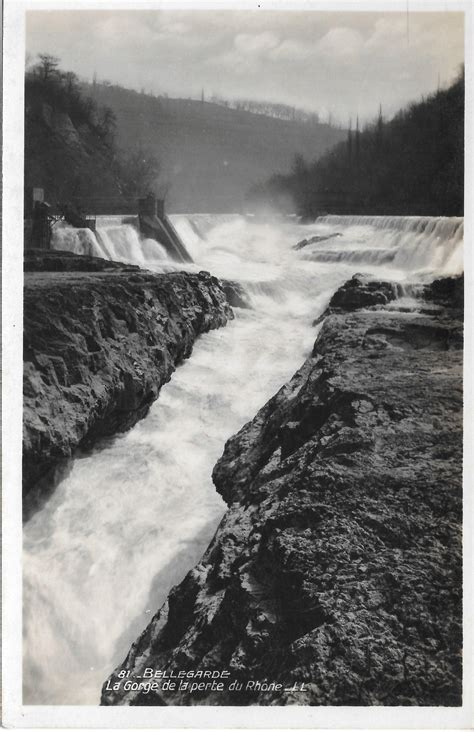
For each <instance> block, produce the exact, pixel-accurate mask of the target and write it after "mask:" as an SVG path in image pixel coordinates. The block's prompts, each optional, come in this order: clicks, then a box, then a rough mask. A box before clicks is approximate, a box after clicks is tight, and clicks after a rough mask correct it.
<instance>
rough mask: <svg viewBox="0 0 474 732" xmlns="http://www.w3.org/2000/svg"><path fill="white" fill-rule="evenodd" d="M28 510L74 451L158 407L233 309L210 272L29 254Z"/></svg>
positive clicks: (26, 368)
mask: <svg viewBox="0 0 474 732" xmlns="http://www.w3.org/2000/svg"><path fill="white" fill-rule="evenodd" d="M25 270H26V272H25V288H24V440H23V491H24V497H25V514H26V515H27V514H28V512H29V511H30V510H31V508H32V507H34V505H35V504H36V503H37V501H38V499H40V498H41V497H42V495H43V493H44V492H45V491H46V490H48V489H49V488H50V487H51V484H52V482H53V472H54V470H55V469H57V468H60V467H63V466H64V465H65V461H67V460H68V459H69V458H71V456H72V455H73V454H74V452H75V451H76V450H77V449H78V448H80V449H89V448H90V447H91V446H92V445H94V444H95V443H96V442H97V440H99V439H100V438H102V437H105V436H110V435H113V434H115V433H117V432H120V431H123V430H126V429H128V428H130V427H131V426H132V425H133V424H135V423H136V422H137V421H138V420H139V419H141V418H142V417H143V416H144V415H145V414H146V412H147V411H148V409H149V407H150V405H151V404H152V402H153V401H154V400H155V399H156V398H157V396H158V394H159V391H160V389H161V387H162V385H163V384H164V383H166V382H167V381H168V380H169V379H170V377H171V374H172V372H173V371H174V369H175V368H176V366H177V365H178V364H179V363H180V362H181V361H182V360H183V359H185V358H187V357H188V356H189V355H190V353H191V350H192V347H193V343H194V341H195V339H196V338H197V336H198V335H199V334H200V333H204V332H206V331H208V330H210V329H211V328H218V327H220V326H222V325H225V323H226V322H227V320H228V319H230V318H232V317H233V313H232V310H231V308H230V306H229V304H228V302H227V300H226V297H225V294H224V292H223V290H222V288H221V287H220V284H219V282H218V280H217V279H216V278H215V277H211V276H210V275H209V274H206V273H199V274H189V273H185V272H175V273H169V274H153V273H151V272H146V271H144V270H140V269H139V268H138V267H135V266H133V265H122V264H119V263H116V262H108V261H106V260H103V259H99V258H96V257H84V256H78V255H74V254H70V253H68V252H57V253H56V252H47V253H42V252H40V251H34V252H31V253H28V254H27V255H26V259H25Z"/></svg>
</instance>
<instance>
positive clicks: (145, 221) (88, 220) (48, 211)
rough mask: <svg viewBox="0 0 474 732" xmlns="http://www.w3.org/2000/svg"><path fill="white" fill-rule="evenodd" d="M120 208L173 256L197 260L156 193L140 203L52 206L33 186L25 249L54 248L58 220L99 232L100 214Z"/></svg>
mask: <svg viewBox="0 0 474 732" xmlns="http://www.w3.org/2000/svg"><path fill="white" fill-rule="evenodd" d="M117 211H119V212H120V213H119V218H120V216H123V219H122V221H121V223H127V224H132V225H133V226H134V227H135V228H136V229H137V231H139V232H140V234H142V235H143V236H145V237H146V238H148V239H154V240H155V241H157V242H158V243H159V244H160V245H161V246H162V247H164V249H165V250H166V253H167V254H168V255H169V257H170V258H171V259H174V260H175V261H177V262H192V261H193V260H192V258H191V256H190V255H189V253H188V252H187V250H186V247H185V246H184V244H183V242H182V241H181V239H180V237H179V235H178V233H177V231H176V229H175V228H174V226H173V224H172V223H171V221H170V220H169V218H168V217H167V216H166V214H165V205H164V201H163V200H162V199H157V198H156V197H155V196H154V195H153V194H149V195H148V196H146V197H144V198H140V199H138V201H136V202H132V201H126V202H121V201H117V200H115V199H114V200H110V199H90V200H85V199H83V200H80V199H77V200H74V201H71V202H70V201H68V202H66V203H56V204H55V205H52V204H50V203H48V202H47V201H46V200H45V193H44V189H42V188H33V189H32V190H31V191H29V192H28V193H27V195H26V196H25V228H24V232H25V237H24V241H25V249H51V248H52V246H51V241H52V236H53V228H54V226H55V225H56V224H57V223H58V222H61V221H62V222H64V223H66V224H68V225H69V226H71V227H73V228H76V229H89V230H90V231H92V232H95V231H96V222H97V217H100V216H108V215H113V216H117ZM85 212H87V213H85ZM134 214H135V215H134Z"/></svg>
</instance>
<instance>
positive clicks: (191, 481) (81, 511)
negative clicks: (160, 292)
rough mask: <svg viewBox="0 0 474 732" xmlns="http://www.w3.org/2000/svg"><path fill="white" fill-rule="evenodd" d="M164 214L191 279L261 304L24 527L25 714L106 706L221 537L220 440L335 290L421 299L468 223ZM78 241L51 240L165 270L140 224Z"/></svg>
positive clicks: (202, 352) (274, 383)
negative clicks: (231, 288) (199, 277)
mask: <svg viewBox="0 0 474 732" xmlns="http://www.w3.org/2000/svg"><path fill="white" fill-rule="evenodd" d="M171 218H172V222H173V225H174V226H175V228H176V229H177V230H178V232H179V234H180V236H181V238H182V239H183V241H184V243H185V245H186V247H187V248H188V250H189V251H190V253H191V254H192V256H193V259H194V260H195V264H192V265H186V268H188V269H189V270H190V271H198V270H200V269H206V270H208V271H210V272H211V273H212V274H214V275H216V276H218V277H222V278H228V279H232V280H237V281H238V282H240V283H241V285H242V286H243V287H244V288H245V289H246V291H247V293H248V297H249V299H250V301H251V303H252V305H253V309H240V308H236V309H235V313H236V319H235V320H234V321H232V322H231V323H230V324H228V325H227V327H226V328H223V329H220V330H217V331H212V332H211V333H208V334H206V335H204V336H201V337H200V338H199V340H198V341H197V342H196V344H195V347H194V351H193V354H192V356H191V358H190V359H189V360H188V361H186V363H185V364H183V365H182V366H180V367H179V368H178V369H177V371H176V372H175V374H174V375H173V377H172V379H171V381H170V382H169V383H168V384H166V385H165V386H164V387H163V389H162V390H161V393H160V397H159V399H158V400H157V401H156V402H155V403H154V404H153V406H152V408H151V410H150V412H149V414H148V415H147V417H146V418H145V419H143V420H142V421H141V422H140V423H138V424H137V425H136V426H135V427H134V428H133V429H131V430H130V431H129V432H127V433H125V434H122V435H119V436H117V437H116V438H115V439H112V440H109V441H107V443H106V444H105V445H103V446H102V447H100V448H98V449H96V450H95V451H93V452H92V453H91V454H88V455H86V456H82V457H81V458H80V459H77V460H75V461H74V463H73V465H72V469H71V472H70V474H69V475H68V476H67V477H66V478H65V479H64V480H63V481H62V482H61V483H60V485H59V486H58V488H57V489H56V491H55V492H54V493H53V495H52V496H51V498H50V499H49V500H48V502H47V503H46V504H45V506H44V507H43V508H42V509H41V510H40V511H38V512H37V513H36V514H35V515H34V516H32V518H31V519H30V520H29V521H28V522H27V523H26V525H25V528H24V553H23V566H24V626H23V627H24V676H23V678H24V702H25V703H26V704H45V703H50V704H98V701H99V696H100V688H101V684H102V682H103V681H104V679H105V678H106V677H107V676H108V674H109V673H110V672H111V671H112V670H113V668H114V666H115V665H116V664H117V663H118V662H120V661H122V660H123V658H124V656H125V654H126V653H127V651H128V649H129V647H130V644H131V643H132V642H133V640H134V639H135V638H136V636H137V635H138V634H139V633H140V632H141V630H143V628H145V626H146V625H147V624H148V622H149V620H150V618H151V614H153V613H154V612H155V611H156V610H157V608H158V607H159V605H160V603H162V602H163V601H164V599H165V598H166V596H167V594H168V592H169V590H170V588H171V587H172V586H173V585H175V584H177V583H178V582H179V581H180V580H181V579H182V578H183V577H184V576H185V574H186V572H187V571H189V569H190V568H191V567H192V566H193V565H194V564H195V563H196V562H197V561H199V558H200V556H201V555H202V553H203V551H204V549H205V547H206V546H207V544H208V543H209V541H210V539H211V538H212V536H213V534H214V532H215V529H216V527H217V524H218V522H219V520H220V518H221V516H222V514H223V512H224V509H225V506H224V504H223V502H222V500H221V498H220V497H219V496H218V495H217V493H216V491H215V489H214V487H213V484H212V479H211V474H212V469H213V467H214V464H215V463H216V461H217V459H218V458H219V457H220V455H221V454H222V451H223V448H224V444H225V442H226V440H227V439H228V438H229V437H230V436H231V435H232V434H234V433H235V432H236V431H237V430H239V429H240V428H241V427H242V426H243V424H245V422H247V421H248V420H249V419H251V418H252V417H253V416H254V415H255V413H256V412H257V410H258V409H259V408H260V407H261V406H262V405H263V404H264V403H265V402H266V400H267V399H268V398H270V397H271V396H272V395H273V394H274V393H275V392H276V391H277V390H278V388H279V387H280V386H281V385H282V384H283V383H284V382H285V381H287V380H288V379H289V378H290V377H291V376H292V374H293V373H294V372H295V371H296V369H297V368H298V367H299V366H300V365H301V364H302V362H303V360H304V359H305V357H306V356H307V355H308V353H310V351H311V348H312V345H313V343H314V340H315V337H316V335H317V330H316V329H315V328H314V327H313V326H312V322H313V321H314V319H315V318H317V317H318V315H320V314H321V313H322V312H323V311H324V309H325V308H326V306H327V304H328V302H329V300H330V298H331V296H332V294H333V292H334V291H335V289H336V288H337V287H339V286H340V285H341V284H342V283H343V282H344V281H345V280H347V279H348V278H349V277H351V276H352V275H353V274H354V273H356V272H360V271H363V272H367V273H371V274H373V275H374V276H375V277H378V278H383V279H396V280H398V281H399V282H400V284H401V290H402V291H403V292H404V294H405V296H406V297H412V296H413V294H415V291H414V290H413V289H412V288H411V287H410V283H412V282H420V281H426V280H427V279H430V278H431V279H433V278H435V277H437V276H439V275H441V274H443V273H446V272H459V271H461V269H462V233H463V228H462V219H439V218H432V219H427V218H420V217H418V218H405V217H335V216H334V217H324V218H321V219H318V220H317V221H316V222H314V223H312V224H306V225H301V224H298V223H296V222H295V220H292V219H283V220H278V221H277V220H275V221H272V222H269V221H266V222H261V221H258V220H257V219H256V218H252V219H249V218H245V217H243V216H238V215H229V216H211V215H207V214H200V215H199V214H191V215H176V216H172V217H171ZM85 231H86V230H77V229H76V230H73V232H71V230H70V229H68V228H67V227H63V228H58V229H56V231H55V242H54V243H55V245H56V247H55V248H60V247H59V246H58V245H59V244H61V245H62V246H63V247H64V246H66V245H67V248H68V249H69V250H70V251H82V252H83V253H94V254H95V256H105V257H106V258H109V259H120V260H121V261H131V262H134V263H136V264H141V265H142V266H144V265H143V263H144V262H145V263H146V266H147V267H148V268H150V269H154V270H156V271H161V269H160V268H161V267H162V266H163V262H164V261H165V260H164V257H163V256H162V255H163V252H162V251H161V249H160V248H159V245H157V244H156V242H153V243H152V244H149V245H147V244H146V242H144V241H143V239H141V238H140V236H139V235H138V233H137V231H136V229H135V228H134V227H133V226H132V225H131V224H128V223H126V224H121V223H120V222H118V221H116V220H110V219H109V220H107V221H106V222H103V224H101V225H99V226H98V229H97V237H95V236H94V235H93V234H92V233H91V232H89V231H87V233H85ZM336 232H337V233H339V234H340V236H338V237H334V238H332V239H330V240H326V241H320V242H319V243H318V242H315V243H314V244H309V245H308V246H306V247H305V248H303V249H301V250H298V251H295V250H294V248H293V247H294V245H295V244H296V243H297V242H299V241H301V240H302V239H308V240H309V239H311V237H315V236H316V237H321V236H324V235H326V234H329V233H336ZM148 246H149V249H148V248H147V247H148ZM74 247H76V249H75V248H74ZM95 247H100V251H102V252H103V253H102V254H98V253H97V252H98V251H99V250H98V249H95ZM81 248H82V249H81ZM167 266H169V267H175V268H180V269H182V268H183V266H184V265H181V264H177V263H174V264H171V263H169V262H167Z"/></svg>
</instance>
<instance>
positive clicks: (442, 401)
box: [102, 278, 463, 705]
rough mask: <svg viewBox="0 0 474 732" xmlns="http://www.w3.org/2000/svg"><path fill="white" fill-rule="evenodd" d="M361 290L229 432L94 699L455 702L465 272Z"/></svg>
mask: <svg viewBox="0 0 474 732" xmlns="http://www.w3.org/2000/svg"><path fill="white" fill-rule="evenodd" d="M356 279H357V278H356ZM366 285H367V282H366V281H364V280H362V281H361V282H360V283H359V284H357V283H356V282H351V283H350V284H349V285H347V286H346V289H345V292H346V294H347V290H348V289H351V290H354V289H356V290H358V295H357V296H355V293H354V292H352V294H351V297H346V296H344V295H343V294H339V296H338V297H337V298H336V300H335V302H336V303H337V306H338V308H339V310H338V312H332V313H331V314H330V315H329V316H328V317H327V318H326V320H325V321H324V324H323V326H322V328H321V331H320V333H319V336H318V338H317V340H316V343H315V345H314V350H313V353H312V355H311V356H310V357H309V358H308V359H307V361H306V362H305V363H304V364H303V366H302V367H301V369H300V370H299V371H298V372H297V373H296V374H295V376H294V377H293V378H292V379H291V381H290V382H289V383H287V384H286V385H285V386H284V387H283V388H282V389H281V390H280V391H279V392H278V393H277V394H276V395H275V396H274V397H273V398H272V399H271V400H270V401H269V402H268V403H267V404H266V405H265V406H264V407H263V408H262V409H261V410H260V411H259V413H258V414H257V416H256V417H255V418H254V419H253V420H252V421H251V422H249V423H248V424H247V425H245V426H244V427H243V428H242V430H241V431H240V432H239V433H238V434H237V435H235V436H234V437H232V438H231V439H230V440H229V441H228V442H227V444H226V447H225V451H224V455H223V457H222V458H221V459H220V461H219V462H218V464H217V466H216V468H215V471H214V481H215V484H216V486H217V489H218V491H219V492H220V493H221V494H222V496H223V497H224V499H225V500H226V502H227V504H228V510H227V512H226V514H225V516H224V518H223V520H222V522H221V524H220V526H219V528H218V530H217V533H216V535H215V537H214V539H213V541H212V543H211V545H210V546H209V548H208V550H207V552H206V553H205V555H204V557H203V558H202V561H201V563H200V564H198V565H197V566H196V567H195V568H194V569H193V570H191V571H190V572H189V573H188V575H187V576H186V578H185V579H184V580H183V582H182V583H181V584H180V585H178V586H177V587H175V588H174V589H173V590H172V591H171V593H170V595H169V598H168V600H167V602H166V603H165V604H164V605H163V607H162V608H161V609H160V610H159V612H158V613H157V614H156V615H155V617H154V618H153V619H152V621H151V623H150V624H149V626H148V627H147V628H146V630H145V631H144V632H143V634H142V635H141V636H140V637H139V638H138V640H137V641H136V642H135V643H134V645H133V646H132V648H131V650H130V652H129V654H128V656H127V658H126V659H125V661H124V662H123V664H122V665H121V666H120V667H119V668H117V669H116V670H115V672H114V673H113V674H112V676H111V677H110V678H109V679H108V681H107V682H106V683H105V685H104V687H103V692H102V704H104V705H111V704H128V705H166V704H172V705H189V704H211V705H223V704H225V705H236V704H237V705H244V704H245V705H248V704H259V705H267V704H268V705H269V704H272V705H275V704H277V705H287V704H307V705H459V704H460V703H461V640H462V639H461V633H462V596H461V592H462V590H461V588H462V566H461V516H462V488H461V470H462V468H461V466H462V431H461V430H462V405H463V402H462V319H463V313H462V280H460V279H458V280H450V281H448V282H447V283H446V282H444V283H443V282H438V283H434V285H433V286H429V287H425V288H421V289H422V290H423V289H424V292H423V294H424V296H425V299H424V300H420V301H419V303H418V305H417V306H415V307H413V308H411V309H407V307H405V306H404V307H397V301H393V302H391V303H387V299H390V298H386V297H385V295H386V294H387V286H386V284H385V283H384V284H383V285H382V287H381V288H379V290H380V292H381V293H382V295H383V297H382V296H381V298H377V297H376V298H375V300H376V302H375V303H374V292H375V290H376V289H377V288H376V287H373V286H371V287H367V286H366ZM364 288H365V291H366V293H367V298H366V301H365V302H364V297H363V296H362V294H361V293H362V292H363V291H364ZM390 291H392V289H390ZM384 303H385V304H384ZM354 307H356V308H363V309H355V310H354V309H353V308H354ZM147 668H148V669H150V670H153V671H154V672H158V677H157V678H155V679H154V686H153V685H152V686H148V687H147V686H146V683H149V681H150V679H149V678H147V676H148V677H149V675H150V673H151V672H152V671H146V670H145V669H147ZM212 670H218V671H222V670H225V671H226V672H228V673H229V677H228V678H227V679H226V680H225V681H224V683H223V688H222V689H221V690H218V687H217V683H214V685H212V684H211V682H210V680H209V676H207V677H206V676H203V675H202V674H203V672H204V671H207V672H209V673H210V672H211V671H212ZM187 672H191V673H190V675H189V676H187V677H185V682H183V681H182V680H181V681H180V680H179V676H180V674H181V676H182V674H183V673H187ZM163 674H166V675H167V676H168V678H167V679H166V680H165V681H163ZM173 674H174V678H173V679H172V680H171V681H170V679H169V677H170V676H172V675H173ZM192 674H194V676H195V677H196V676H197V678H195V679H194V687H193V691H191V681H190V676H191V675H192ZM125 675H126V679H125V681H124V678H123V677H124V676H125ZM160 675H161V677H160ZM176 677H177V678H178V680H176ZM144 679H145V680H144ZM253 682H257V683H253ZM186 683H187V686H186ZM252 683H253V686H252ZM140 684H141V686H140ZM143 684H145V686H143ZM173 684H174V686H173ZM198 684H201V685H200V686H198ZM278 685H280V686H278Z"/></svg>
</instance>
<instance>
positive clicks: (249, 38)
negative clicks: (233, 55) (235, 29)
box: [234, 31, 280, 56]
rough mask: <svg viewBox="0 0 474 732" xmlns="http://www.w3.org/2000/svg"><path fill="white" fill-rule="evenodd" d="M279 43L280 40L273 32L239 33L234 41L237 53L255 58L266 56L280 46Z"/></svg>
mask: <svg viewBox="0 0 474 732" xmlns="http://www.w3.org/2000/svg"><path fill="white" fill-rule="evenodd" d="M279 43H280V39H279V38H278V36H277V35H276V34H275V33H272V32H271V31H266V32H265V33H259V34H251V33H239V34H238V35H237V36H236V37H235V39H234V46H235V48H236V49H237V51H239V52H240V53H243V54H248V53H249V54H252V55H255V56H263V55H266V54H267V52H268V51H271V50H272V49H273V48H275V47H276V46H278V44H279Z"/></svg>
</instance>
